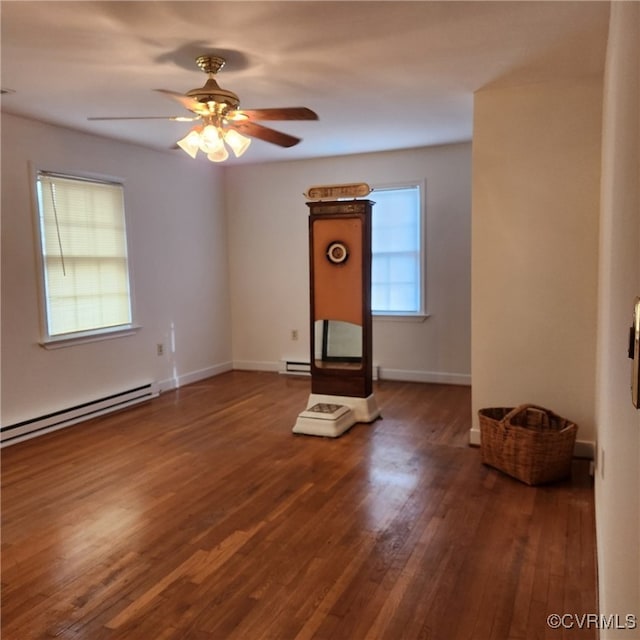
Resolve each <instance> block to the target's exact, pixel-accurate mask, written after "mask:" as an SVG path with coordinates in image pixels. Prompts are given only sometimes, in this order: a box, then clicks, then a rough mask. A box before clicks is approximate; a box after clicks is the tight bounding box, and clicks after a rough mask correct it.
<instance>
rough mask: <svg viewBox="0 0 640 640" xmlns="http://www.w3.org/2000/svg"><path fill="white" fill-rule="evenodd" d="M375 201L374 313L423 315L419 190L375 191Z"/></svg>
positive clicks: (414, 188)
mask: <svg viewBox="0 0 640 640" xmlns="http://www.w3.org/2000/svg"><path fill="white" fill-rule="evenodd" d="M372 199H373V200H374V201H375V203H376V204H375V206H374V207H373V217H372V225H371V226H372V230H371V249H372V265H371V309H372V312H373V313H374V314H377V315H406V316H410V315H420V314H422V313H424V303H423V285H422V279H423V278H422V276H423V268H422V264H423V259H422V255H423V251H422V244H423V243H422V204H421V202H422V200H421V196H420V186H419V185H416V184H413V185H410V186H401V187H390V188H376V189H375V191H374V193H373V196H372Z"/></svg>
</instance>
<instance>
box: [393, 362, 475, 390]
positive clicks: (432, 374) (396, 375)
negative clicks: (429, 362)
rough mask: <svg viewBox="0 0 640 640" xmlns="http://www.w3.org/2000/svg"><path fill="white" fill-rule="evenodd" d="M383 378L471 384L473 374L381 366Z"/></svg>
mask: <svg viewBox="0 0 640 640" xmlns="http://www.w3.org/2000/svg"><path fill="white" fill-rule="evenodd" d="M380 379H381V380H400V381H402V382H427V383H432V384H456V385H461V386H466V387H468V386H471V375H470V374H467V373H445V372H441V371H411V370H409V369H387V368H386V367H380Z"/></svg>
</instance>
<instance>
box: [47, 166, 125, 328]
mask: <svg viewBox="0 0 640 640" xmlns="http://www.w3.org/2000/svg"><path fill="white" fill-rule="evenodd" d="M37 186H38V205H39V213H40V232H41V245H42V254H43V264H44V280H45V302H46V313H47V327H48V334H49V335H50V336H57V335H61V334H68V333H75V332H79V331H92V330H100V329H105V328H111V327H118V326H124V325H128V324H130V323H131V321H132V317H131V301H130V293H129V268H128V259H127V238H126V229H125V215H124V201H123V189H122V185H119V184H111V183H102V182H93V181H88V180H83V179H76V178H70V177H63V176H57V175H52V174H46V173H40V174H39V175H38V185H37Z"/></svg>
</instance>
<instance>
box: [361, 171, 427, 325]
mask: <svg viewBox="0 0 640 640" xmlns="http://www.w3.org/2000/svg"><path fill="white" fill-rule="evenodd" d="M371 188H372V192H371V194H370V195H369V198H370V199H371V200H372V201H373V202H374V203H375V201H376V191H394V190H396V191H399V190H401V189H410V188H417V189H418V193H419V206H420V211H419V217H418V220H419V227H420V228H419V231H418V233H419V239H420V245H419V263H420V264H419V277H420V283H419V295H420V305H419V309H418V311H415V312H409V311H396V312H394V311H374V310H373V308H372V309H371V315H372V317H373V319H374V320H384V321H387V320H388V321H399V322H424V320H426V319H427V318H428V317H429V315H430V314H429V312H428V311H427V282H426V278H427V251H426V245H427V232H426V230H427V214H426V191H427V184H426V180H424V179H420V180H407V181H400V182H395V181H394V182H385V183H376V184H373V185H372V187H371ZM373 215H375V204H374V206H373V213H372V216H373ZM372 227H373V223H372ZM373 256H374V254H373V249H372V252H371V263H372V267H373ZM372 286H373V283H372Z"/></svg>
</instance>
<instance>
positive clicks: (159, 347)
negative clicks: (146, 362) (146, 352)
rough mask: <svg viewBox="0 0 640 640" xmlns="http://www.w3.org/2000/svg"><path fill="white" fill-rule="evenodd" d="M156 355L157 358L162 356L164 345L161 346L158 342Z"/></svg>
mask: <svg viewBox="0 0 640 640" xmlns="http://www.w3.org/2000/svg"><path fill="white" fill-rule="evenodd" d="M156 353H157V354H158V355H159V356H162V355H164V345H163V344H162V342H158V344H157V345H156Z"/></svg>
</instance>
